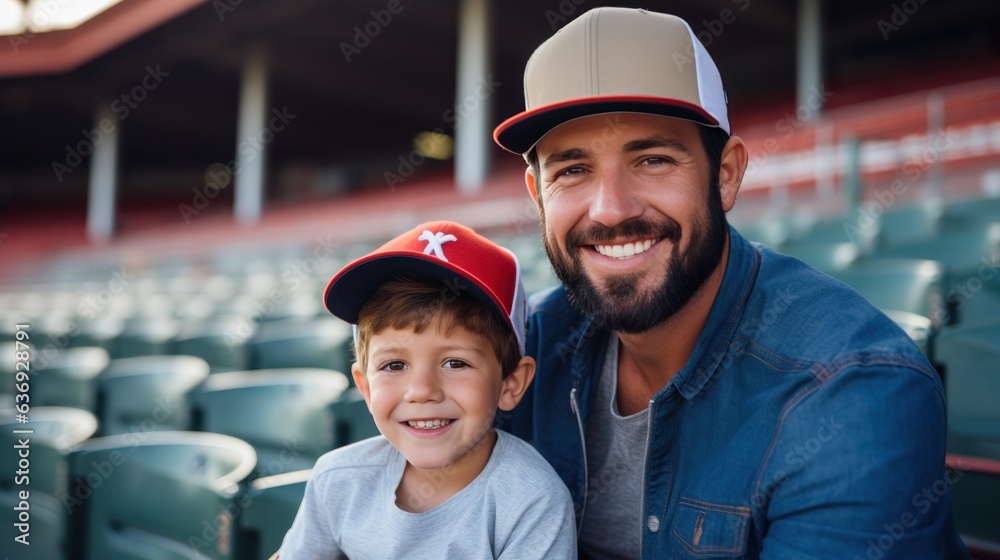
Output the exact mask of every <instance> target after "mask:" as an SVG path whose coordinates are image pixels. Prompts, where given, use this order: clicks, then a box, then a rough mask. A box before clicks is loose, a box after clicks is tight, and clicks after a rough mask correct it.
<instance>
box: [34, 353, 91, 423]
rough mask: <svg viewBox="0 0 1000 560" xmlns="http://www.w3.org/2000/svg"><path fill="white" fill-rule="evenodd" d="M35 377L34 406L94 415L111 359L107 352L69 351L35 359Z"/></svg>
mask: <svg viewBox="0 0 1000 560" xmlns="http://www.w3.org/2000/svg"><path fill="white" fill-rule="evenodd" d="M33 359H34V362H33V363H32V366H33V367H32V375H31V404H32V405H33V406H70V407H76V408H83V409H86V410H90V411H93V410H94V408H95V406H96V402H95V401H96V395H97V377H98V376H99V375H100V374H101V372H103V371H104V369H105V368H107V367H108V363H109V362H110V359H109V358H108V352H107V350H105V349H104V348H95V347H83V348H66V349H65V350H60V351H58V352H57V353H56V354H55V355H54V356H52V357H51V358H46V357H45V356H44V354H43V355H37V354H36V355H35V357H34V358H33Z"/></svg>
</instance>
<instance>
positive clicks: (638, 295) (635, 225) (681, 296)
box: [539, 187, 729, 334]
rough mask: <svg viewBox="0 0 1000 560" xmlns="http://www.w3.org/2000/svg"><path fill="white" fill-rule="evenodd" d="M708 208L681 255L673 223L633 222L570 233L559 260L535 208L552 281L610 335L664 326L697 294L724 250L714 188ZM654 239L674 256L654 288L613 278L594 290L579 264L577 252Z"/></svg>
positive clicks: (628, 276)
mask: <svg viewBox="0 0 1000 560" xmlns="http://www.w3.org/2000/svg"><path fill="white" fill-rule="evenodd" d="M711 190H712V191H713V192H712V193H711V194H709V197H708V198H709V200H708V208H707V212H705V214H703V215H701V216H698V217H697V218H696V219H695V220H694V223H693V229H692V231H691V232H690V234H689V235H688V247H687V249H686V250H685V251H684V252H683V253H681V252H680V242H681V227H680V224H678V223H677V222H676V221H674V220H672V219H670V218H665V219H664V221H663V222H662V223H652V222H649V221H645V220H640V219H633V220H629V221H627V222H623V223H622V224H620V225H618V226H615V227H613V228H609V227H606V226H603V225H601V224H596V223H595V224H593V225H591V226H590V227H588V228H587V229H586V230H585V231H575V230H574V231H570V232H569V234H568V235H567V236H566V247H567V248H568V250H569V252H570V254H569V256H568V257H567V256H566V255H564V254H563V253H562V252H561V251H560V250H559V248H558V246H556V245H555V244H554V243H552V242H551V240H550V239H549V236H548V230H547V229H546V227H545V211H544V208H539V210H540V214H541V222H542V241H543V244H544V245H545V252H546V253H547V254H548V256H549V261H551V262H552V268H553V269H554V270H555V273H556V276H557V277H558V278H559V280H560V281H561V282H562V283H563V284H564V285H565V286H566V291H567V293H568V294H569V299H570V301H571V302H572V303H573V304H574V305H576V306H577V307H578V308H579V309H580V310H582V311H584V312H585V313H587V314H589V315H591V316H592V317H593V318H594V320H595V321H596V322H598V324H602V325H606V326H608V327H610V328H612V329H614V330H615V331H618V332H623V333H628V334H636V333H641V332H645V331H648V330H649V329H651V328H653V327H655V326H657V325H659V324H661V323H663V322H664V321H666V320H667V319H670V318H671V317H673V316H674V315H675V314H676V313H677V312H678V311H680V310H681V309H682V308H683V307H684V306H685V305H687V303H688V302H689V301H691V298H692V297H694V295H695V294H696V293H697V292H698V290H699V289H701V287H702V285H704V283H705V281H706V280H708V277H709V276H710V275H711V274H712V272H713V271H714V270H715V268H716V266H718V264H719V261H720V260H721V259H722V252H723V250H724V249H725V246H726V236H727V235H728V233H729V228H728V225H727V223H726V214H725V212H724V211H723V210H722V200H721V196H720V193H719V191H718V187H716V188H715V189H711ZM638 239H658V240H659V241H658V243H662V242H664V241H669V242H671V243H672V244H673V254H672V255H671V257H670V262H669V264H668V265H667V273H666V275H665V276H664V277H663V279H662V280H661V281H660V283H659V285H657V286H654V287H652V288H648V289H642V288H640V287H639V281H640V279H641V275H640V273H624V274H618V275H615V276H612V277H610V278H608V279H607V280H605V281H604V283H603V286H600V287H598V286H597V285H595V284H594V282H593V280H592V279H591V278H589V277H588V276H587V273H586V272H585V271H584V269H583V265H582V263H581V259H580V251H581V250H583V249H581V248H580V247H581V246H582V244H583V243H584V242H585V243H586V244H587V245H601V244H610V243H611V242H612V241H614V240H619V241H620V240H638Z"/></svg>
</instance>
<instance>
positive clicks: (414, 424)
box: [406, 419, 451, 430]
mask: <svg viewBox="0 0 1000 560" xmlns="http://www.w3.org/2000/svg"><path fill="white" fill-rule="evenodd" d="M406 423H407V424H409V425H410V427H411V428H417V429H419V430H433V429H434V428H440V427H441V426H447V425H448V424H451V420H441V419H436V420H408V421H407V422H406Z"/></svg>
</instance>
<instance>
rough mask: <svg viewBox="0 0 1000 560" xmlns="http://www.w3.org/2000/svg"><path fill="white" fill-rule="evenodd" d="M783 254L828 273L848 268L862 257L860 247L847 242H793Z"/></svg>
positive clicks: (784, 246) (783, 249)
mask: <svg viewBox="0 0 1000 560" xmlns="http://www.w3.org/2000/svg"><path fill="white" fill-rule="evenodd" d="M781 252H782V253H784V254H786V255H789V256H792V257H795V258H797V259H799V260H801V261H803V262H805V263H807V264H809V265H810V266H812V267H814V268H816V269H818V270H821V271H823V272H827V273H830V272H833V271H837V270H842V269H844V268H847V267H848V266H850V265H851V264H852V263H854V261H856V260H857V259H858V257H859V256H861V250H860V249H859V248H858V246H857V245H855V244H854V243H850V242H847V241H845V242H835V241H792V242H789V243H786V244H785V245H783V246H782V247H781Z"/></svg>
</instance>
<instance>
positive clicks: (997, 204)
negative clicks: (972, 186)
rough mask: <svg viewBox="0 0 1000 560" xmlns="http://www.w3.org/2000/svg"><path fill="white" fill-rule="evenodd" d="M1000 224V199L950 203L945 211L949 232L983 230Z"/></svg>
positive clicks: (979, 199) (946, 225) (945, 224)
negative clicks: (990, 225)
mask: <svg viewBox="0 0 1000 560" xmlns="http://www.w3.org/2000/svg"><path fill="white" fill-rule="evenodd" d="M997 222H1000V198H972V199H967V200H959V201H954V202H950V203H949V204H948V205H947V206H946V207H945V209H944V227H945V229H946V230H948V231H963V230H964V231H970V230H973V231H974V230H981V229H983V227H984V226H988V225H989V224H992V223H997Z"/></svg>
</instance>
